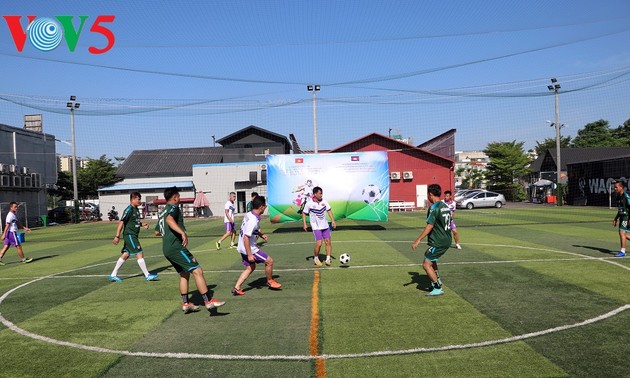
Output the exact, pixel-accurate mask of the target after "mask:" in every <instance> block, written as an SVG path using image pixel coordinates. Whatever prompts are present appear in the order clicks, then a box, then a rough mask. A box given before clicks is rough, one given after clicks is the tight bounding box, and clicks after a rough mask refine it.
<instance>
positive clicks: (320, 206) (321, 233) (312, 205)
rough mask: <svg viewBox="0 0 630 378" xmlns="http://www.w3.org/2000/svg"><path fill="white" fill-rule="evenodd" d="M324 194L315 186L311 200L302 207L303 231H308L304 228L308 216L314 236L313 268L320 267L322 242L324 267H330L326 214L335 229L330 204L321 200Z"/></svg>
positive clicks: (328, 231)
mask: <svg viewBox="0 0 630 378" xmlns="http://www.w3.org/2000/svg"><path fill="white" fill-rule="evenodd" d="M323 195H324V192H323V191H322V188H320V187H319V186H316V187H314V188H313V200H312V201H308V202H307V203H306V206H304V211H303V212H302V223H303V225H304V231H308V227H307V226H306V216H307V215H308V216H309V219H310V223H311V229H312V230H313V235H314V236H315V250H314V252H313V254H314V258H313V261H314V262H315V266H322V263H321V261H319V250H320V249H321V247H322V241H324V242H325V243H326V265H327V266H330V254H331V253H332V243H331V241H330V226H329V225H328V221H327V220H326V214H328V217H329V218H330V221H331V223H332V227H333V228H337V224H336V223H335V217H334V216H333V213H332V209H331V208H330V204H329V203H328V202H327V201H326V200H324V199H323Z"/></svg>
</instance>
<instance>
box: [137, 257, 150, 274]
mask: <svg viewBox="0 0 630 378" xmlns="http://www.w3.org/2000/svg"><path fill="white" fill-rule="evenodd" d="M138 265H139V266H140V269H142V273H144V276H145V277H147V276H148V275H149V271H148V270H147V263H145V262H144V259H138Z"/></svg>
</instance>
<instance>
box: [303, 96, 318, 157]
mask: <svg viewBox="0 0 630 378" xmlns="http://www.w3.org/2000/svg"><path fill="white" fill-rule="evenodd" d="M306 89H307V90H308V91H309V92H313V141H314V147H315V153H317V95H316V93H317V92H318V91H319V90H320V89H321V86H319V85H307V86H306Z"/></svg>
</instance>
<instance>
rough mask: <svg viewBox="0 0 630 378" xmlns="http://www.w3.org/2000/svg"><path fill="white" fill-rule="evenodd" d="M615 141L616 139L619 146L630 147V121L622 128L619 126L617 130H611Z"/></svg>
mask: <svg viewBox="0 0 630 378" xmlns="http://www.w3.org/2000/svg"><path fill="white" fill-rule="evenodd" d="M611 134H612V137H613V139H615V140H616V141H617V142H618V143H619V146H622V147H626V146H630V119H629V120H627V121H626V122H624V123H623V125H621V126H617V128H616V129H612V130H611Z"/></svg>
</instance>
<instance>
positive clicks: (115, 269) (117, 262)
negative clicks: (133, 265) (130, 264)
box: [111, 257, 125, 277]
mask: <svg viewBox="0 0 630 378" xmlns="http://www.w3.org/2000/svg"><path fill="white" fill-rule="evenodd" d="M124 263H125V260H123V258H122V257H119V258H118V261H116V266H115V267H114V270H113V271H112V274H111V275H112V277H116V276H117V275H118V269H120V267H121V266H123V264H124Z"/></svg>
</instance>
